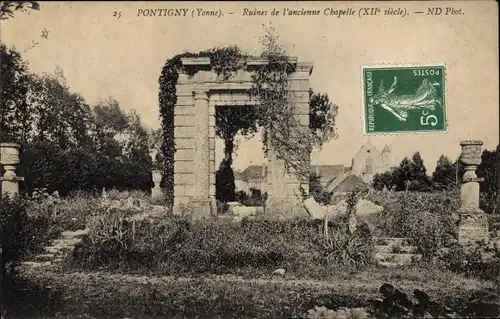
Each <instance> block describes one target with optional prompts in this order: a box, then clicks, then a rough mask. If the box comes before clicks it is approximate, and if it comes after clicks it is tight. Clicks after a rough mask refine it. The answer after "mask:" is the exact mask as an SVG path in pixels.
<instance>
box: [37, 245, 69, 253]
mask: <svg viewBox="0 0 500 319" xmlns="http://www.w3.org/2000/svg"><path fill="white" fill-rule="evenodd" d="M43 249H45V251H47V252H49V253H50V254H54V255H63V254H65V253H66V252H68V251H70V249H68V248H67V247H59V246H47V247H44V248H43Z"/></svg>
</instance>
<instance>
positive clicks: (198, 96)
mask: <svg viewBox="0 0 500 319" xmlns="http://www.w3.org/2000/svg"><path fill="white" fill-rule="evenodd" d="M193 94H194V99H195V100H207V101H208V90H194V91H193Z"/></svg>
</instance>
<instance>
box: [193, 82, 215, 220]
mask: <svg viewBox="0 0 500 319" xmlns="http://www.w3.org/2000/svg"><path fill="white" fill-rule="evenodd" d="M194 114H195V116H194V117H195V136H194V158H193V173H194V190H193V200H194V204H195V208H194V215H195V216H209V215H210V214H211V213H212V209H213V203H212V202H213V200H211V199H210V165H209V164H210V144H209V136H210V125H209V115H210V114H209V104H208V93H207V92H206V91H203V90H196V91H194Z"/></svg>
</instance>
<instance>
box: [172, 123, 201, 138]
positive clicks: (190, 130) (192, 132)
mask: <svg viewBox="0 0 500 319" xmlns="http://www.w3.org/2000/svg"><path fill="white" fill-rule="evenodd" d="M174 137H175V138H176V139H177V138H178V137H181V138H182V137H183V138H194V137H196V128H195V127H188V126H180V127H174Z"/></svg>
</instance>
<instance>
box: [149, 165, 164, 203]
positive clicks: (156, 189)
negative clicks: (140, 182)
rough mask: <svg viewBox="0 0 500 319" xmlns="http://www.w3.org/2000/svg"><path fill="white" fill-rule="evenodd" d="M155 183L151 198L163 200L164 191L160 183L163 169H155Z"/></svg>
mask: <svg viewBox="0 0 500 319" xmlns="http://www.w3.org/2000/svg"><path fill="white" fill-rule="evenodd" d="M152 173H153V183H154V186H153V188H152V189H151V199H153V200H161V199H163V196H164V195H163V191H162V190H161V188H160V183H161V178H162V171H160V170H157V169H155V170H153V171H152Z"/></svg>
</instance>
